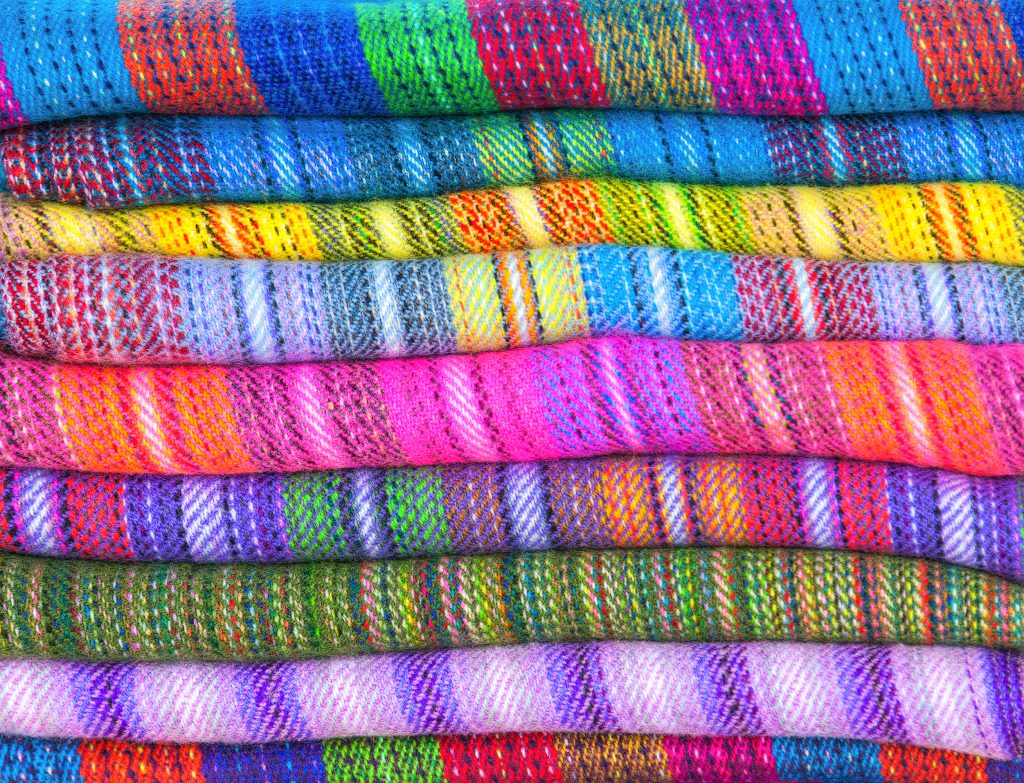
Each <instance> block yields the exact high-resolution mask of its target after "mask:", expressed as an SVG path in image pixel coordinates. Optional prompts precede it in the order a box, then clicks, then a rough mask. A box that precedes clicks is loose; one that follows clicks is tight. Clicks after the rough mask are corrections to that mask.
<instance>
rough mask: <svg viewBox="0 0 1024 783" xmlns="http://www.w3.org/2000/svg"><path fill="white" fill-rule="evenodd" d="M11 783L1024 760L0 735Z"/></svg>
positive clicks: (934, 753) (759, 742)
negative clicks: (139, 740)
mask: <svg viewBox="0 0 1024 783" xmlns="http://www.w3.org/2000/svg"><path fill="white" fill-rule="evenodd" d="M0 769H2V770H3V772H2V773H0V774H2V775H4V776H5V777H0V780H3V781H4V783H8V782H10V783H18V782H20V781H33V783H109V782H110V781H122V780H128V781H136V780H156V781H159V783H282V781H288V783H409V782H410V781H418V782H420V783H470V781H473V783H536V782H537V781H544V782H545V783H585V782H586V781H592V782H593V781H601V783H780V782H781V781H792V783H802V782H803V781H812V780H813V781H816V783H1011V781H1017V780H1020V779H1021V777H1022V775H1024V762H1021V761H999V760H995V759H988V758H985V757H984V756H972V755H967V754H964V753H956V752H954V751H949V750H935V749H931V748H921V747H917V746H915V745H903V744H896V743H878V742H867V741H864V740H844V739H832V738H820V737H679V736H674V737H673V736H664V735H635V734H539V733H535V734H484V735H477V736H466V735H462V736H447V737H373V738H355V739H338V740H325V741H323V742H298V743H296V742H292V743H286V742H282V743H267V744H263V745H195V744H192V745H167V744H163V745H157V744H143V743H137V742H124V741H119V740H84V741H73V740H53V739H37V738H33V737H0Z"/></svg>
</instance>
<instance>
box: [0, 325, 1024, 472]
mask: <svg viewBox="0 0 1024 783" xmlns="http://www.w3.org/2000/svg"><path fill="white" fill-rule="evenodd" d="M1022 387H1024V346H1020V345H1004V346H973V345H964V344H962V343H952V342H890V343H881V342H810V343H780V344H777V345H760V344H753V343H743V344H739V343H712V342H683V341H677V340H665V339H648V338H634V339H620V338H604V339H593V340H580V341H572V342H567V343H562V344H560V345H554V346H543V347H538V348H519V349H516V350H512V351H502V352H496V353H486V354H476V355H473V356H448V357H443V358H439V359H391V360H381V361H377V362H364V363H358V362H355V363H325V364H293V365H282V366H263V367H217V366H197V367H128V368H104V367H88V366H80V365H67V364H46V363H43V362H38V361H33V360H27V359H15V358H11V357H7V356H0V391H2V393H3V394H4V395H5V396H6V399H7V404H6V405H5V406H4V407H2V408H0V465H2V466H5V467H44V468H58V469H77V470H94V471H105V472H124V473H214V474H224V473H249V472H254V473H256V472H263V471H298V470H317V469H334V468H353V467H402V466H409V465H432V464H438V463H441V464H452V463H465V462H528V461H532V460H538V459H557V458H568V457H590V456H602V455H611V454H637V453H662V452H678V453H682V454H765V455H769V454H775V455H787V454H792V455H797V456H825V457H840V458H849V459H870V460H882V461H888V462H905V463H909V464H914V465H920V466H924V467H937V468H944V469H948V470H956V471H960V472H964V473H971V474H977V475H1019V474H1021V473H1024V408H1022V407H1021V406H1020V405H1019V404H1018V400H1019V399H1020V395H1021V389H1022Z"/></svg>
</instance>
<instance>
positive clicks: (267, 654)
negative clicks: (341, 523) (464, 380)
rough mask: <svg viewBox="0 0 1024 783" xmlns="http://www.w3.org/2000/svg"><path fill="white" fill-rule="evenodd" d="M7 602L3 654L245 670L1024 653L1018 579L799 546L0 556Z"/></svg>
mask: <svg viewBox="0 0 1024 783" xmlns="http://www.w3.org/2000/svg"><path fill="white" fill-rule="evenodd" d="M0 595H2V596H5V604H4V605H3V606H0V656H2V657H13V656H19V657H25V656H33V657H46V658H53V657H63V658H76V659H85V660H106V661H116V660H123V661H158V660H200V661H203V660H207V661H216V660H224V661H231V660H239V661H244V660H271V659H289V658H306V657H324V656H330V655H344V654H348V653H354V652H371V651H383V652H391V651H403V650H432V649H443V648H454V647H469V646H478V645H489V644H513V643H525V642H589V641H596V640H605V639H610V640H640V641H697V642H708V641H761V640H768V641H777V640H793V641H823V642H907V643H920V644H977V645H986V646H992V647H1000V648H1008V649H1021V648H1024V585H1020V584H1018V583H1015V582H1010V581H1008V580H1005V579H1002V578H1000V577H995V576H992V575H990V574H984V573H981V572H980V571H975V570H972V569H966V568H963V567H960V566H951V565H945V564H941V563H936V562H933V561H928V560H914V559H907V558H899V557H893V556H889V555H869V554H860V553H848V552H829V551H822V550H807V549H745V548H743V549H733V548H728V547H721V548H695V549H688V548H682V549H635V550H608V551H590V550H571V551H568V552H545V553H526V554H524V553H517V554H508V555H504V556H496V555H490V556H485V555H477V556H469V555H467V556H461V557H440V558H408V559H399V560H368V561H364V562H362V563H317V564H307V563H292V564H288V565H267V564H260V565H248V566H247V565H238V564H233V565H220V566H215V565H194V564H166V563H159V564H131V565H125V564H112V563H95V562H89V561H83V560H56V559H52V558H26V557H22V556H18V555H9V554H3V555H0Z"/></svg>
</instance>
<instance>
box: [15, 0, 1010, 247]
mask: <svg viewBox="0 0 1024 783" xmlns="http://www.w3.org/2000/svg"><path fill="white" fill-rule="evenodd" d="M140 1H141V0H140ZM147 1H148V0H147ZM1022 95H1024V92H1022ZM0 229H2V231H0V254H2V255H4V256H10V255H18V254H25V255H29V256H33V257H37V258H45V257H47V256H50V255H53V254H56V253H71V254H82V255H96V254H99V253H156V254H160V255H171V256H217V257H229V258H268V259H275V260H295V261H301V260H306V261H347V260H365V259H375V258H383V259H405V258H432V257H435V256H450V255H458V254H460V253H489V252H494V251H500V250H520V249H526V248H541V247H550V246H552V245H602V244H616V245H658V246H664V247H673V248H677V249H681V250H719V251H723V252H729V253H747V254H764V255H786V256H809V257H814V258H823V259H843V258H845V259H852V260H865V261H877V260H886V259H892V260H898V261H990V262H998V263H1006V264H1022V263H1024V191H1021V190H1019V189H1018V188H1015V187H1012V186H1009V185H999V184H993V183H936V184H928V185H868V186H861V187H853V186H851V187H844V188H815V187H809V186H794V187H788V188H787V187H779V186H765V187H739V186H719V185H675V184H671V183H665V182H660V183H659V182H633V181H629V180H611V179H609V180H565V181H559V182H552V183H546V184H541V185H536V186H533V187H509V188H501V189H491V190H470V191H460V192H457V193H452V194H448V195H443V196H437V197H433V198H419V199H414V198H410V199H396V200H390V201H368V202H354V203H353V202H348V203H341V204H328V203H322V204H311V203H306V204H302V203H273V204H191V205H177V206H175V205H170V206H152V207H139V208H136V209H124V210H112V211H107V212H103V211H93V210H88V209H85V208H83V207H76V206H69V205H66V204H57V203H53V202H39V203H36V202H26V201H19V200H16V199H12V198H10V197H3V198H0Z"/></svg>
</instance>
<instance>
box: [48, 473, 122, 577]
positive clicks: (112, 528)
mask: <svg viewBox="0 0 1024 783" xmlns="http://www.w3.org/2000/svg"><path fill="white" fill-rule="evenodd" d="M65 490H66V493H65V504H66V506H67V511H68V524H69V529H70V531H71V541H69V542H68V544H69V546H70V549H71V551H72V552H74V553H75V554H77V555H82V556H85V557H102V558H103V559H104V560H123V559H127V558H133V557H135V553H134V552H133V551H132V546H131V542H130V541H129V539H128V527H127V524H126V521H125V508H124V483H123V482H122V481H121V480H120V479H118V478H117V477H116V476H106V477H103V476H99V477H96V482H95V483H86V482H85V481H83V480H81V479H80V478H77V477H74V478H69V479H68V480H67V483H66V484H65ZM97 490H98V491H97ZM109 497H113V498H115V502H114V503H108V502H105V498H109Z"/></svg>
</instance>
